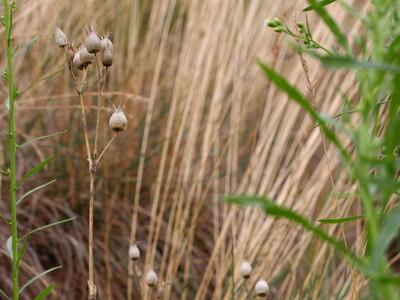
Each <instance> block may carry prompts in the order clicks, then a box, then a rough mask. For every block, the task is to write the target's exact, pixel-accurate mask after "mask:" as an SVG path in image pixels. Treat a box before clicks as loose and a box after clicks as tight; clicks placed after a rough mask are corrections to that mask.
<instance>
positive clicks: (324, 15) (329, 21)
mask: <svg viewBox="0 0 400 300" xmlns="http://www.w3.org/2000/svg"><path fill="white" fill-rule="evenodd" d="M308 3H310V6H312V8H313V10H314V11H315V12H316V13H317V14H318V15H319V16H320V17H321V19H322V20H323V21H324V22H325V24H326V25H327V26H328V27H329V29H330V30H331V32H332V33H333V35H334V36H335V38H336V40H337V42H338V43H339V44H340V45H341V46H342V47H343V48H345V49H347V48H348V44H347V38H346V36H345V35H344V34H343V33H342V32H341V30H340V28H339V26H338V25H337V24H336V22H335V20H334V19H333V18H332V17H331V16H330V15H329V14H328V12H327V11H326V10H325V8H324V7H323V5H321V3H319V2H317V1H316V0H308Z"/></svg>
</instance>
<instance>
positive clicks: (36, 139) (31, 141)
mask: <svg viewBox="0 0 400 300" xmlns="http://www.w3.org/2000/svg"><path fill="white" fill-rule="evenodd" d="M67 132H68V130H63V131H58V132H55V133H51V134H48V135H43V136H39V137H37V138H34V139H32V140H29V141H26V142H25V143H23V144H21V145H19V146H18V148H22V147H25V146H27V145H29V144H31V143H34V142H38V141H40V140H44V139H47V138H50V137H53V136H57V135H61V134H64V133H67Z"/></svg>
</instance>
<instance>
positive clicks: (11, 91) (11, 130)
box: [3, 0, 19, 300]
mask: <svg viewBox="0 0 400 300" xmlns="http://www.w3.org/2000/svg"><path fill="white" fill-rule="evenodd" d="M13 5H14V2H12V6H13ZM12 6H11V7H10V6H9V3H8V0H4V20H3V21H4V26H5V31H6V48H7V83H8V100H9V110H10V119H9V125H8V145H9V151H10V171H9V173H10V206H11V236H12V246H11V248H12V285H13V298H12V299H13V300H18V299H19V253H18V252H19V251H18V223H17V222H18V220H17V194H16V190H17V187H16V184H17V183H16V170H15V169H16V150H17V147H16V140H15V105H14V102H15V97H16V91H15V87H14V80H13V79H14V78H13V76H14V75H13V50H12V36H11V32H12V10H13V8H12Z"/></svg>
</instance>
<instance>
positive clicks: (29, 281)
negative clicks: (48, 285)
mask: <svg viewBox="0 0 400 300" xmlns="http://www.w3.org/2000/svg"><path fill="white" fill-rule="evenodd" d="M60 268H62V266H58V267H54V268H51V269H48V270H46V271H44V272H42V273H40V274H38V275H36V276H35V277H33V278H31V279H29V280H28V281H27V282H26V283H25V284H24V285H23V286H22V287H21V288H20V290H19V293H20V294H21V293H22V292H23V290H25V289H26V288H27V287H28V286H29V285H31V284H32V283H34V282H35V281H36V280H38V279H40V278H42V277H43V276H46V275H47V274H49V273H50V272H53V271H55V270H58V269H60Z"/></svg>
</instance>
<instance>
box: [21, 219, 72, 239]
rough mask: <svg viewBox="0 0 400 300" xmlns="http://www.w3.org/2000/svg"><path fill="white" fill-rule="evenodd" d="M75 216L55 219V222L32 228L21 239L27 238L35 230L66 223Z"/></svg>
mask: <svg viewBox="0 0 400 300" xmlns="http://www.w3.org/2000/svg"><path fill="white" fill-rule="evenodd" d="M75 218H76V216H73V217H71V218H68V219H64V220H61V221H57V222H54V223H50V224H47V225H43V226H40V227H38V228H36V229H33V230H32V231H29V232H28V233H26V234H25V235H24V236H23V237H22V238H21V239H22V240H25V239H27V238H28V237H30V236H31V235H32V234H34V233H36V232H39V231H42V230H45V229H47V228H50V227H53V226H55V225H58V224H63V223H67V222H69V221H72V220H74V219H75Z"/></svg>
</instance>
